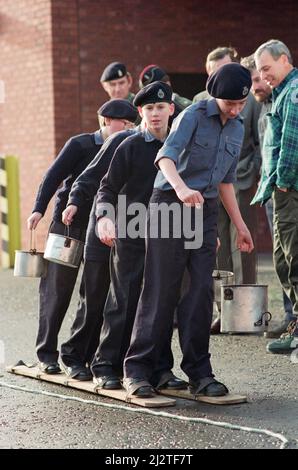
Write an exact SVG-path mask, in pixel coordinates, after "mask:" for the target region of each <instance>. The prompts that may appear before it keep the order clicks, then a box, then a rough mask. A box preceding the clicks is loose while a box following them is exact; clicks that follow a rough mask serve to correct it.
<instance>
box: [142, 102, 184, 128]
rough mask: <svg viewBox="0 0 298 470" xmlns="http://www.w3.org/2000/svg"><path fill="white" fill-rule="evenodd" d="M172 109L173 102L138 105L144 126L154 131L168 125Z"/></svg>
mask: <svg viewBox="0 0 298 470" xmlns="http://www.w3.org/2000/svg"><path fill="white" fill-rule="evenodd" d="M174 109H175V108H174V104H173V103H171V104H170V103H165V102H158V103H148V104H145V105H144V106H142V107H140V106H139V107H138V110H139V113H140V115H141V117H142V118H143V120H144V121H145V124H146V127H147V128H148V129H149V130H150V129H151V130H152V131H155V132H156V131H159V130H160V129H164V128H165V127H167V126H168V121H169V117H170V116H172V114H173V113H174Z"/></svg>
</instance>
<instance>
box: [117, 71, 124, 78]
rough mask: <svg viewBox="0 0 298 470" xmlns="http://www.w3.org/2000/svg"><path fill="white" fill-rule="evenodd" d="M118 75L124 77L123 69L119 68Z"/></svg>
mask: <svg viewBox="0 0 298 470" xmlns="http://www.w3.org/2000/svg"><path fill="white" fill-rule="evenodd" d="M118 75H119V77H122V76H123V72H122V70H120V69H119V70H118Z"/></svg>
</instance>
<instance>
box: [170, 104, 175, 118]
mask: <svg viewBox="0 0 298 470" xmlns="http://www.w3.org/2000/svg"><path fill="white" fill-rule="evenodd" d="M174 112H175V104H174V103H170V116H173V114H174Z"/></svg>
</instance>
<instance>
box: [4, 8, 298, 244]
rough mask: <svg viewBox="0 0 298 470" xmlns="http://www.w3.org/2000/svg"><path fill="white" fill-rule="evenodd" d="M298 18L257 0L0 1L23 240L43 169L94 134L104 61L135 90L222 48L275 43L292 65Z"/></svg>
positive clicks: (7, 145)
mask: <svg viewBox="0 0 298 470" xmlns="http://www.w3.org/2000/svg"><path fill="white" fill-rule="evenodd" d="M297 20H298V4H297V2H295V1H294V0H292V1H290V0H284V1H283V2H279V3H278V2H276V3H275V4H274V7H273V8H272V7H271V3H269V2H268V1H262V0H259V1H254V0H252V1H251V2H249V3H248V2H247V1H244V0H226V1H225V2H222V1H220V0H215V1H213V2H211V3H209V4H208V3H206V2H205V1H203V0H177V1H176V2H173V1H172V0H162V1H160V0H150V1H149V2H147V1H142V0H121V1H120V0H119V1H114V2H110V1H108V0H14V1H13V2H12V1H7V0H0V28H1V30H0V33H1V35H0V63H1V76H0V78H2V79H4V81H5V84H6V90H7V99H6V103H5V104H4V105H1V104H0V152H5V153H9V154H16V155H19V156H20V160H21V194H22V204H21V210H22V226H23V241H24V242H25V238H26V231H25V220H26V218H27V216H28V214H29V213H30V211H31V207H32V204H33V200H34V197H35V193H36V190H37V187H38V183H39V182H40V180H41V178H42V175H43V174H44V172H45V170H46V168H47V167H48V166H49V164H50V163H51V161H52V160H53V159H54V158H55V155H56V154H57V152H58V150H59V149H60V148H61V146H62V145H63V144H64V142H65V140H66V139H68V138H69V137H70V136H71V135H74V134H76V133H79V132H85V131H86V132H88V131H93V130H95V129H96V127H97V120H96V110H97V109H98V107H99V106H100V105H101V104H102V103H103V102H104V101H106V99H107V95H106V94H105V92H104V91H103V89H102V88H101V86H100V84H99V77H100V74H101V72H102V69H103V68H104V67H105V66H106V65H107V64H108V63H109V62H112V61H115V60H120V61H123V62H125V63H126V64H127V67H128V69H129V71H130V72H131V73H132V75H133V77H134V86H133V91H137V89H138V87H137V77H138V75H139V72H140V71H141V70H142V68H143V67H144V66H145V65H147V64H149V63H158V64H160V65H161V66H163V67H164V68H165V69H166V70H167V71H168V73H171V72H172V73H190V74H193V73H203V72H204V63H205V58H206V55H207V53H208V52H209V51H210V50H211V49H213V48H215V47H217V46H218V45H229V44H230V45H233V46H235V47H236V48H237V49H238V50H239V52H240V54H241V55H242V56H245V55H248V54H251V53H252V52H253V51H254V50H255V48H256V47H257V46H258V45H259V44H260V43H262V42H264V41H266V40H267V39H269V38H272V37H277V38H280V39H282V40H283V41H284V42H285V43H286V44H287V45H288V46H289V48H290V49H291V51H292V53H293V56H294V59H295V62H296V63H298V43H297V39H296V30H297V28H296V24H297ZM177 91H178V92H179V90H177ZM48 213H49V215H48V216H47V217H46V219H45V221H44V222H43V225H42V226H41V230H40V232H39V233H40V238H43V237H44V234H45V227H46V225H47V223H48V221H49V217H50V211H48ZM262 227H263V228H264V227H266V225H264V224H263V222H262ZM263 228H262V231H263ZM261 235H262V240H261V243H262V246H264V233H263V232H262V234H261ZM267 235H268V233H267ZM267 235H266V237H267ZM39 241H40V243H41V240H39ZM265 245H266V244H265Z"/></svg>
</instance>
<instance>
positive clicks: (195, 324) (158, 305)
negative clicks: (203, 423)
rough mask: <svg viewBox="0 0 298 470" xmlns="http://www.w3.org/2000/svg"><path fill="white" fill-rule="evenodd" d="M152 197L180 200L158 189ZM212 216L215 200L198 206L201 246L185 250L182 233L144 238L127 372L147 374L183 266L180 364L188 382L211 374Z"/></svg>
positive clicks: (214, 219)
mask: <svg viewBox="0 0 298 470" xmlns="http://www.w3.org/2000/svg"><path fill="white" fill-rule="evenodd" d="M151 202H154V203H161V202H166V203H168V204H171V203H172V202H178V203H180V201H179V200H178V198H177V196H176V195H175V193H174V192H173V191H169V192H162V191H157V190H155V191H154V193H153V195H152V198H151ZM180 204H181V203H180ZM217 215H218V203H217V200H216V199H212V200H206V201H205V203H204V205H203V219H204V221H203V244H202V246H201V248H197V249H186V248H185V245H184V242H185V238H184V237H183V236H181V237H180V238H173V237H172V238H171V237H170V238H150V237H149V238H148V239H147V249H146V263H145V269H144V286H143V290H142V293H141V296H140V300H139V304H138V308H137V313H136V319H135V323H134V328H133V332H132V337H131V344H130V347H129V349H128V352H127V355H126V358H125V366H124V375H125V376H126V377H132V378H136V377H139V378H144V379H146V380H149V379H150V377H151V375H152V372H153V370H154V367H155V365H156V363H157V361H158V358H159V356H160V354H161V351H162V345H163V344H164V341H165V338H166V335H167V328H168V325H172V324H173V312H174V310H175V307H176V306H177V303H178V299H179V293H180V288H181V283H182V277H183V274H184V271H185V269H186V268H187V269H188V272H189V274H190V287H189V290H188V291H187V292H186V293H185V295H184V296H183V298H182V299H181V301H180V303H179V305H178V309H177V310H178V332H179V340H180V346H181V349H182V353H183V360H182V364H181V368H182V370H183V371H184V372H185V373H186V375H187V376H188V377H189V378H190V379H191V380H193V381H198V380H199V379H200V378H203V377H208V376H212V375H213V374H212V368H211V364H210V354H209V335H210V325H211V319H212V304H213V296H214V293H213V279H212V271H213V269H214V264H215V256H216V237H217ZM148 233H150V220H149V225H148Z"/></svg>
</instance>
